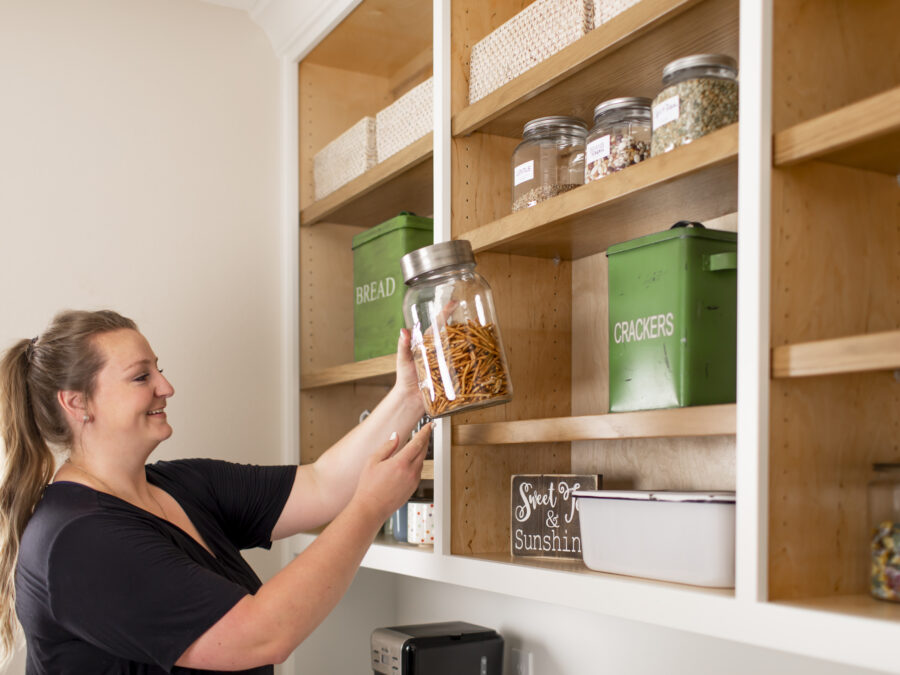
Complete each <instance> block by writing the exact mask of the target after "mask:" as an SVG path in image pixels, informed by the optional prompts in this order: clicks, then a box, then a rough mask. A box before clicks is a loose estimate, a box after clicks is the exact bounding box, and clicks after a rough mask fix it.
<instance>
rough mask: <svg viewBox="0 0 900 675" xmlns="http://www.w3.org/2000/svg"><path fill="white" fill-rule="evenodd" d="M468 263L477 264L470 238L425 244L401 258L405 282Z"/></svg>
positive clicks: (401, 268)
mask: <svg viewBox="0 0 900 675" xmlns="http://www.w3.org/2000/svg"><path fill="white" fill-rule="evenodd" d="M466 264H475V254H474V253H472V244H471V243H470V242H469V241H468V239H454V240H453V241H442V242H440V243H438V244H432V245H431V246H424V247H423V248H419V249H416V250H415V251H410V252H409V253H407V254H406V255H405V256H403V257H402V258H400V270H401V271H402V272H403V283H405V284H409V282H410V281H412V280H413V279H415V278H416V277H418V276H421V275H423V274H427V273H428V272H434V271H435V270H439V269H443V268H445V267H455V266H457V265H466Z"/></svg>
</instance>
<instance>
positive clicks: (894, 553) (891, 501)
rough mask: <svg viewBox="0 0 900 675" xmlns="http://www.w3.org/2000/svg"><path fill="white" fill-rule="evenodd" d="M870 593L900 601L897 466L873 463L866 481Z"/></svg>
mask: <svg viewBox="0 0 900 675" xmlns="http://www.w3.org/2000/svg"><path fill="white" fill-rule="evenodd" d="M868 493H869V526H870V527H871V530H870V532H871V535H872V536H871V539H870V546H869V549H870V550H869V553H870V556H871V566H870V569H869V592H870V593H871V594H872V596H873V597H875V598H878V599H879V600H890V601H891V602H900V464H875V465H873V467H872V479H871V481H870V482H869V488H868Z"/></svg>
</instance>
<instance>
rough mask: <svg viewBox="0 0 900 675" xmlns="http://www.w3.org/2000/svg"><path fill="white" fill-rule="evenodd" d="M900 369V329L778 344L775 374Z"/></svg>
mask: <svg viewBox="0 0 900 675" xmlns="http://www.w3.org/2000/svg"><path fill="white" fill-rule="evenodd" d="M895 369H900V330H893V331H884V332H881V333H872V334H869V335H852V336H849V337H843V338H835V339H832V340H817V341H815V342H803V343H799V344H793V345H784V346H781V347H775V349H773V350H772V376H773V377H809V376H813V375H834V374H838V373H859V372H865V371H870V370H895Z"/></svg>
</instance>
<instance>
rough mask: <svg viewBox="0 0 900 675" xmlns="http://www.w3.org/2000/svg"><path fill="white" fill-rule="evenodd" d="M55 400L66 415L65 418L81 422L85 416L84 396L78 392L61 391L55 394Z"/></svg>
mask: <svg viewBox="0 0 900 675" xmlns="http://www.w3.org/2000/svg"><path fill="white" fill-rule="evenodd" d="M56 400H57V401H59V405H60V406H61V407H62V409H63V411H64V412H65V413H66V417H68V418H70V419H71V420H72V421H74V422H81V421H82V420H83V419H84V416H85V415H86V414H87V406H86V405H85V400H84V394H83V393H82V392H80V391H70V390H67V389H61V390H59V391H58V392H56Z"/></svg>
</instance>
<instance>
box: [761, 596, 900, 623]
mask: <svg viewBox="0 0 900 675" xmlns="http://www.w3.org/2000/svg"><path fill="white" fill-rule="evenodd" d="M775 604H778V605H783V606H785V607H797V608H801V609H811V610H816V611H820V612H836V613H838V614H842V615H844V616H853V617H859V618H863V619H874V620H876V621H889V622H895V623H900V604H897V603H893V602H885V601H883V600H876V599H875V598H873V597H872V596H870V595H861V594H860V595H834V596H829V597H825V598H809V599H804V600H790V601H779V602H777V603H775Z"/></svg>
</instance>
